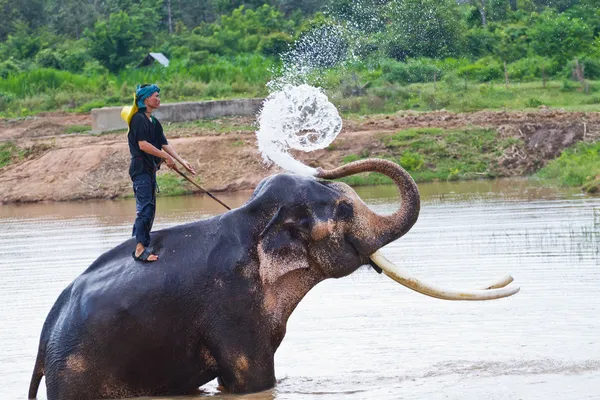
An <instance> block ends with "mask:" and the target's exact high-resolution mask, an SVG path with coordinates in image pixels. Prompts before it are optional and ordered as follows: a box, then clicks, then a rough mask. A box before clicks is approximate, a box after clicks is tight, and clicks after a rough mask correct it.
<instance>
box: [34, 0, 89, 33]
mask: <svg viewBox="0 0 600 400" xmlns="http://www.w3.org/2000/svg"><path fill="white" fill-rule="evenodd" d="M45 8H46V12H47V13H48V21H49V24H50V25H51V26H52V27H53V29H54V31H55V32H56V33H58V34H64V35H68V36H70V37H74V38H76V39H79V38H80V37H81V35H82V34H83V31H84V30H85V29H86V28H89V27H92V26H93V24H94V22H95V20H96V18H97V14H96V11H95V9H94V6H93V5H92V4H91V3H88V2H82V1H78V0H47V1H46V7H45Z"/></svg>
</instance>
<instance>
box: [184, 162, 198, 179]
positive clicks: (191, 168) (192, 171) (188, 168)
mask: <svg viewBox="0 0 600 400" xmlns="http://www.w3.org/2000/svg"><path fill="white" fill-rule="evenodd" d="M181 165H183V166H184V167H185V169H187V170H188V171H190V174H192V175H194V176H195V175H196V170H195V169H194V168H193V167H192V165H191V164H190V163H189V162H187V161H186V160H181Z"/></svg>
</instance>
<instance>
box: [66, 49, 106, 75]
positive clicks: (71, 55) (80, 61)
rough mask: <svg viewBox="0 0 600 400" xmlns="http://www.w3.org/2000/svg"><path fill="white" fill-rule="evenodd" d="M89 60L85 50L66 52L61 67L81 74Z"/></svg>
mask: <svg viewBox="0 0 600 400" xmlns="http://www.w3.org/2000/svg"><path fill="white" fill-rule="evenodd" d="M88 60H89V57H88V55H87V53H86V52H85V50H81V49H76V50H66V51H65V52H64V53H63V55H62V56H61V59H60V65H61V68H62V69H64V70H66V71H70V72H75V73H79V72H82V71H83V70H84V68H85V65H86V62H87V61H88ZM98 65H99V64H98Z"/></svg>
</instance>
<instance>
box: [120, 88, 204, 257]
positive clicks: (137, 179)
mask: <svg viewBox="0 0 600 400" xmlns="http://www.w3.org/2000/svg"><path fill="white" fill-rule="evenodd" d="M159 93H160V89H159V87H158V86H157V85H141V86H138V87H137V88H136V91H135V104H134V107H133V108H132V109H131V111H130V112H132V113H133V115H129V116H128V118H127V120H128V122H129V132H128V134H127V137H128V142H129V152H130V153H131V164H130V166H129V176H130V177H131V180H132V181H133V193H134V195H135V208H136V219H135V223H134V225H133V236H135V238H136V247H135V250H134V251H133V254H132V256H133V258H134V259H135V260H137V261H156V260H158V255H156V254H153V253H152V252H151V251H150V250H149V249H148V246H149V245H150V231H151V230H152V224H153V222H154V215H155V213H156V192H157V191H158V187H157V184H156V171H157V170H158V169H159V168H160V164H161V163H162V162H163V161H164V162H165V163H166V164H167V166H168V167H169V168H171V169H173V170H176V171H177V170H178V169H177V165H176V164H175V161H174V160H173V159H175V160H177V161H179V162H180V163H181V165H183V167H184V168H185V169H186V170H188V171H189V172H190V173H191V174H192V175H196V171H194V168H192V166H191V165H190V163H188V162H187V161H185V160H184V159H183V158H181V157H180V156H179V154H177V152H176V151H175V149H174V148H173V147H171V146H170V145H169V143H168V142H167V138H166V137H165V134H164V132H163V128H162V125H161V124H160V122H159V121H158V119H156V117H154V116H153V115H152V112H153V111H154V110H156V109H157V108H158V107H160V95H159ZM136 109H137V110H136Z"/></svg>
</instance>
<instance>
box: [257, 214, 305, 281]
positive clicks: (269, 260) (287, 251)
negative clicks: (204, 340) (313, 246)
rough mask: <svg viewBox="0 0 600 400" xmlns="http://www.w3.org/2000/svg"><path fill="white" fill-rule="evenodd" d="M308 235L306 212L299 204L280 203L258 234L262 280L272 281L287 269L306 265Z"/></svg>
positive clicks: (295, 268)
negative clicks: (295, 205) (287, 205)
mask: <svg viewBox="0 0 600 400" xmlns="http://www.w3.org/2000/svg"><path fill="white" fill-rule="evenodd" d="M309 237H310V218H309V216H308V212H307V211H306V210H305V209H303V208H302V207H285V206H283V207H280V208H279V209H278V210H277V212H276V213H275V215H274V216H273V218H271V221H270V222H269V223H268V224H267V226H266V227H265V229H264V230H263V231H262V233H261V234H260V240H259V242H258V258H259V260H260V277H261V280H262V281H263V283H266V284H272V283H274V282H276V281H277V280H278V279H279V278H281V277H282V276H283V275H285V274H287V273H290V272H292V271H295V270H299V269H305V268H310V265H309V263H308V250H307V245H308V238H309Z"/></svg>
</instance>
